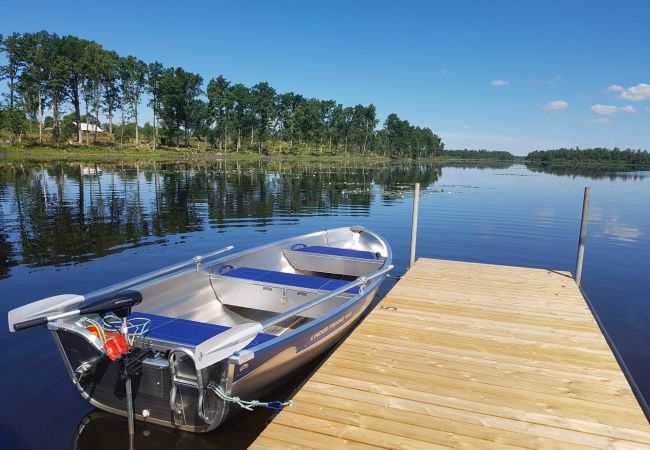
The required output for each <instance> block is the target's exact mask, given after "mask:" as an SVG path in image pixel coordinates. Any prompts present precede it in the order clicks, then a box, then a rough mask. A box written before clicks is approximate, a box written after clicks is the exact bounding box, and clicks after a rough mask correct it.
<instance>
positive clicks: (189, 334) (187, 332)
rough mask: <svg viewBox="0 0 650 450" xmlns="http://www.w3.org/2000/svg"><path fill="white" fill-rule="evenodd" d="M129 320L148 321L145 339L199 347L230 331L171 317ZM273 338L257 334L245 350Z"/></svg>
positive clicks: (138, 315) (143, 315)
mask: <svg viewBox="0 0 650 450" xmlns="http://www.w3.org/2000/svg"><path fill="white" fill-rule="evenodd" d="M129 319H149V320H151V327H150V329H149V332H147V334H146V335H145V337H147V338H150V339H160V340H163V341H170V342H176V343H179V344H185V345H192V346H196V345H199V344H200V343H201V342H203V341H206V340H208V339H210V338H211V337H214V336H216V335H218V334H221V333H223V332H224V331H227V330H229V329H230V327H224V326H222V325H214V324H211V323H203V322H195V321H193V320H186V319H175V318H173V317H165V316H158V315H156V314H147V313H141V312H134V313H133V314H131V315H130V316H129ZM274 337H275V336H273V335H270V334H265V333H260V334H258V335H257V336H256V337H255V339H253V340H252V341H251V343H250V344H248V345H247V346H246V347H245V348H248V347H254V346H255V345H257V344H261V343H262V342H266V341H268V340H269V339H273V338H274Z"/></svg>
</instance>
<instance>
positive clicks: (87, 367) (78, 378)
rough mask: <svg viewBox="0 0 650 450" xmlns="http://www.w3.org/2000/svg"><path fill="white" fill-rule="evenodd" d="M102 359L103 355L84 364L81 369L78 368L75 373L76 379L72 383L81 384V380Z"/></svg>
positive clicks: (80, 366) (80, 365)
mask: <svg viewBox="0 0 650 450" xmlns="http://www.w3.org/2000/svg"><path fill="white" fill-rule="evenodd" d="M100 359H101V355H99V356H95V357H94V358H91V359H89V360H88V361H85V362H82V363H81V364H79V367H77V368H76V369H75V371H74V379H73V380H72V382H73V383H74V384H79V383H80V382H81V379H82V378H83V377H84V375H86V374H87V373H88V371H90V369H91V368H92V367H93V366H94V365H95V364H97V361H99V360H100Z"/></svg>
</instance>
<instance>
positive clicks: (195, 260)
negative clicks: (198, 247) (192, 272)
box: [193, 255, 203, 272]
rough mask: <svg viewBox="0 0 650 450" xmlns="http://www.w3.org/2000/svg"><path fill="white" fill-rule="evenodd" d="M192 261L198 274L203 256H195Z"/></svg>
mask: <svg viewBox="0 0 650 450" xmlns="http://www.w3.org/2000/svg"><path fill="white" fill-rule="evenodd" d="M193 261H194V264H195V266H196V271H197V272H198V271H199V266H200V265H201V263H202V262H203V256H200V255H197V256H195V257H194V259H193Z"/></svg>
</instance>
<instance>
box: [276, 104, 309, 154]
mask: <svg viewBox="0 0 650 450" xmlns="http://www.w3.org/2000/svg"><path fill="white" fill-rule="evenodd" d="M304 102H305V98H304V97H303V96H302V95H299V94H294V93H293V92H287V93H285V94H281V95H279V96H278V97H277V99H276V110H277V116H278V122H279V123H278V129H279V132H280V139H282V140H285V141H287V140H288V141H289V146H290V147H293V140H294V139H296V110H297V109H298V107H299V106H300V105H301V104H302V103H304Z"/></svg>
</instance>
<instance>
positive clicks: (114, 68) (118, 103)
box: [101, 52, 122, 144]
mask: <svg viewBox="0 0 650 450" xmlns="http://www.w3.org/2000/svg"><path fill="white" fill-rule="evenodd" d="M105 58H106V65H105V68H104V71H103V73H102V77H101V83H102V87H103V93H104V112H106V114H107V115H108V135H109V138H110V140H111V144H112V143H113V114H114V113H115V111H116V110H117V109H118V108H121V107H122V96H121V89H120V67H119V66H120V57H119V56H118V55H117V53H115V52H107V53H106V54H105Z"/></svg>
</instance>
